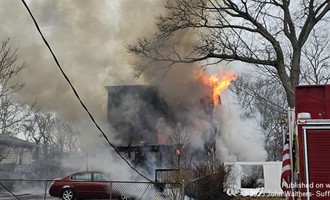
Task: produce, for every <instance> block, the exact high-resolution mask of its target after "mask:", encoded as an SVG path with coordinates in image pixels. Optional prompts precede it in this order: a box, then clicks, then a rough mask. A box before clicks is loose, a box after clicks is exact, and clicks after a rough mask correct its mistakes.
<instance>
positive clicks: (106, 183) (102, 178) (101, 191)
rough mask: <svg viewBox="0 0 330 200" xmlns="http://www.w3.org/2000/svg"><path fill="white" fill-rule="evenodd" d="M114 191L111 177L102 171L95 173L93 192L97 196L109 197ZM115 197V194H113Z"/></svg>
mask: <svg viewBox="0 0 330 200" xmlns="http://www.w3.org/2000/svg"><path fill="white" fill-rule="evenodd" d="M111 191H112V182H111V181H110V177H108V176H107V175H105V174H103V173H101V172H94V173H93V193H94V197H95V198H100V199H101V198H103V199H109V198H110V194H112V193H111ZM112 198H114V196H112Z"/></svg>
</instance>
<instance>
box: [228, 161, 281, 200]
mask: <svg viewBox="0 0 330 200" xmlns="http://www.w3.org/2000/svg"><path fill="white" fill-rule="evenodd" d="M225 165H226V166H231V167H232V168H231V169H232V170H231V173H233V174H232V177H234V178H233V179H234V180H233V181H231V183H230V184H229V188H228V190H227V193H228V194H229V195H243V196H259V195H263V194H268V195H271V196H274V195H276V196H277V195H279V196H280V195H281V194H283V191H282V189H281V172H282V162H281V161H274V162H227V163H225ZM255 166H259V168H261V167H262V180H260V181H261V182H262V185H263V186H262V187H259V188H244V187H243V188H242V180H243V179H244V177H246V176H247V174H245V172H244V171H243V168H244V167H249V168H251V169H253V167H255Z"/></svg>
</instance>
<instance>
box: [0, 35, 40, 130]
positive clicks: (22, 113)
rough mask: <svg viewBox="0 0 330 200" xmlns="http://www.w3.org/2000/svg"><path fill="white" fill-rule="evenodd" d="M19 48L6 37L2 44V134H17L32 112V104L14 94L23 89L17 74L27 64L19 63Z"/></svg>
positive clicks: (0, 127)
mask: <svg viewBox="0 0 330 200" xmlns="http://www.w3.org/2000/svg"><path fill="white" fill-rule="evenodd" d="M16 62H17V49H15V50H13V49H12V48H11V46H10V39H6V40H4V41H3V42H2V43H1V46H0V108H1V109H0V131H1V134H9V135H16V134H17V133H18V130H19V129H20V124H21V123H22V122H23V121H24V120H25V119H26V118H27V117H28V116H29V115H30V114H31V112H32V108H33V106H34V104H33V105H32V106H25V105H22V104H21V103H20V102H19V101H17V100H16V99H15V98H14V97H13V94H15V93H16V92H18V91H19V90H20V89H22V87H23V84H22V83H16V82H14V81H13V78H14V77H15V76H17V75H18V74H19V73H20V72H21V71H22V70H23V69H24V68H25V67H27V65H26V64H24V63H23V64H21V65H17V64H16Z"/></svg>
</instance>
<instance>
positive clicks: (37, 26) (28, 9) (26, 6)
mask: <svg viewBox="0 0 330 200" xmlns="http://www.w3.org/2000/svg"><path fill="white" fill-rule="evenodd" d="M21 1H22V3H23V5H24V6H25V8H26V9H27V11H28V12H29V14H30V16H31V18H32V20H33V22H34V24H35V26H36V28H37V30H38V32H39V34H40V36H41V37H42V39H43V41H44V43H45V44H46V46H47V47H48V49H49V51H50V53H51V54H52V56H53V58H54V61H55V63H56V65H57V67H58V68H59V69H60V71H61V73H62V75H63V76H64V78H65V80H66V81H67V82H68V84H69V85H70V87H71V89H72V91H73V92H74V95H75V96H76V97H77V99H78V100H79V102H80V104H81V106H82V107H83V108H84V110H85V111H86V112H87V114H88V115H89V117H90V119H91V120H92V122H93V123H94V125H95V126H96V128H97V129H98V130H99V131H100V132H101V133H102V136H103V137H104V139H105V140H106V141H107V142H108V143H109V145H110V146H111V147H112V148H113V149H114V150H115V152H116V153H117V154H118V155H119V156H120V158H121V159H123V160H124V161H125V163H126V164H127V165H128V166H129V167H130V168H131V169H133V170H134V171H135V172H136V173H138V174H139V175H140V176H142V177H143V178H145V179H146V180H148V181H150V182H153V181H152V180H150V179H149V178H147V177H146V176H145V175H143V174H142V173H141V172H139V171H138V170H137V169H136V168H135V167H134V166H132V165H131V164H130V163H129V162H128V161H127V160H126V159H125V158H124V157H123V156H122V155H121V154H120V152H119V151H118V150H117V148H116V147H115V146H114V145H113V144H112V143H111V142H110V140H109V139H108V137H107V136H106V135H105V133H104V131H103V130H102V129H101V127H100V126H99V125H98V123H97V122H96V120H95V119H94V117H93V115H92V114H91V113H90V112H89V110H88V108H87V107H86V105H85V104H84V102H83V101H82V100H81V98H80V96H79V94H78V92H77V91H76V89H75V88H74V86H73V85H72V83H71V81H70V79H69V78H68V76H67V75H66V74H65V72H64V70H63V69H62V67H61V65H60V63H59V61H58V60H57V58H56V56H55V54H54V52H53V50H52V48H51V47H50V45H49V44H48V42H47V40H46V38H45V37H44V35H43V33H42V32H41V30H40V27H39V25H38V23H37V21H36V19H35V18H34V16H33V14H32V12H31V10H30V8H29V7H28V5H27V4H26V3H25V1H24V0H21Z"/></svg>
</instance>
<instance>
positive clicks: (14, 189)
mask: <svg viewBox="0 0 330 200" xmlns="http://www.w3.org/2000/svg"><path fill="white" fill-rule="evenodd" d="M52 182H53V180H26V179H24V180H23V179H0V200H18V199H22V200H23V199H30V200H32V199H33V200H46V199H47V200H51V199H59V198H57V197H51V196H50V195H49V188H50V186H51V185H52ZM108 183H109V186H111V189H115V190H117V191H120V192H121V193H122V194H125V195H127V196H130V197H134V199H135V200H139V199H141V200H153V199H155V200H162V199H164V200H165V199H166V200H183V199H184V191H183V188H184V187H183V185H182V184H173V183H150V182H131V181H111V182H108ZM107 199H112V197H111V196H109V198H107Z"/></svg>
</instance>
